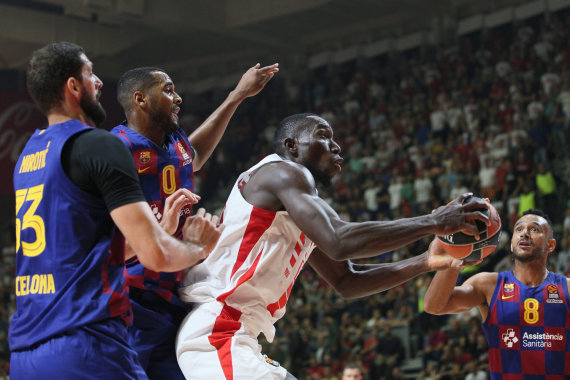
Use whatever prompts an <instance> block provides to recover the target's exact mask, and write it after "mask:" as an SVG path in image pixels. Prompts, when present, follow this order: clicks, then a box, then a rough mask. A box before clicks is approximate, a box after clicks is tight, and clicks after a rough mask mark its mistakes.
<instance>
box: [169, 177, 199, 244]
mask: <svg viewBox="0 0 570 380" xmlns="http://www.w3.org/2000/svg"><path fill="white" fill-rule="evenodd" d="M199 200H200V196H199V195H198V194H194V193H193V192H191V191H190V190H188V189H183V188H181V189H178V190H176V191H175V192H174V193H172V194H171V195H170V196H169V197H168V198H166V201H165V202H164V210H163V212H162V218H161V219H160V226H161V227H162V228H163V229H164V230H165V231H166V232H167V233H168V234H169V235H172V234H174V233H175V232H176V229H177V228H178V222H179V221H180V211H182V208H183V207H184V206H187V205H194V204H196V203H198V201H199Z"/></svg>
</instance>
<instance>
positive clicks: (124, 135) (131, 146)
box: [119, 131, 133, 151]
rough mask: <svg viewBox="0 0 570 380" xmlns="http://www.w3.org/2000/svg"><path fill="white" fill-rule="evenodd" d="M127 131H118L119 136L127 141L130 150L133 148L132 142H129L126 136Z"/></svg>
mask: <svg viewBox="0 0 570 380" xmlns="http://www.w3.org/2000/svg"><path fill="white" fill-rule="evenodd" d="M126 134H127V132H126V131H119V136H120V137H122V138H124V139H125V141H126V142H128V143H129V147H130V149H131V151H132V150H133V144H132V143H131V140H129V138H128V137H127V136H126Z"/></svg>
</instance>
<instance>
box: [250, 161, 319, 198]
mask: <svg viewBox="0 0 570 380" xmlns="http://www.w3.org/2000/svg"><path fill="white" fill-rule="evenodd" d="M254 181H255V183H257V184H258V185H263V186H264V187H267V188H270V189H273V190H276V191H278V190H282V189H286V188H298V187H300V188H303V189H315V188H316V184H315V179H314V178H313V175H312V174H311V172H310V171H309V169H307V168H306V167H305V166H303V165H301V164H298V163H296V162H293V161H289V160H283V161H273V162H269V163H267V164H265V165H263V166H261V167H260V168H259V169H257V170H256V171H255V172H254V173H253V174H252V176H251V180H250V182H252V183H253V182H254Z"/></svg>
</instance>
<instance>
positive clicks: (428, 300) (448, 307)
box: [424, 269, 498, 319]
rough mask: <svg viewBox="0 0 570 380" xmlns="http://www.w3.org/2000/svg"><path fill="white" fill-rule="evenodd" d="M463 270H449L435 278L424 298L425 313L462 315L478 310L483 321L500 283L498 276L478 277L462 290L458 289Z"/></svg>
mask: <svg viewBox="0 0 570 380" xmlns="http://www.w3.org/2000/svg"><path fill="white" fill-rule="evenodd" d="M458 275H459V270H457V269H447V270H443V271H439V272H437V273H436V274H435V276H434V278H433V280H432V282H431V284H430V286H429V288H428V291H427V293H426V295H425V297H424V309H425V311H426V312H428V313H430V314H437V315H440V314H459V313H463V312H465V311H468V310H471V309H472V308H474V307H475V306H478V307H479V311H480V312H481V315H482V316H483V319H485V318H486V317H487V313H488V311H489V304H488V300H490V298H491V296H492V295H493V291H494V289H495V285H496V283H497V277H498V274H497V273H478V274H476V275H474V276H473V277H471V278H469V279H468V280H467V281H465V283H464V284H463V285H461V286H455V284H456V282H457V277H458Z"/></svg>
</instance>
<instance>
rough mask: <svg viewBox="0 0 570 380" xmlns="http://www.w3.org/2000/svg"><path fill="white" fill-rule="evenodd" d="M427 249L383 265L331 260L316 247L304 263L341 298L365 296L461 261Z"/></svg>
mask: <svg viewBox="0 0 570 380" xmlns="http://www.w3.org/2000/svg"><path fill="white" fill-rule="evenodd" d="M432 246H433V242H432V244H430V249H429V250H428V251H427V252H424V253H423V254H421V255H419V256H415V257H412V258H409V259H406V260H402V261H397V262H393V263H384V264H354V263H352V262H350V261H335V260H332V259H331V258H329V257H328V256H327V255H326V254H325V253H323V252H322V251H321V250H319V249H318V248H315V249H314V250H313V253H311V256H310V257H309V261H308V263H309V264H310V265H311V266H312V267H313V269H314V270H315V271H316V272H317V273H318V274H319V275H320V276H321V277H322V278H324V279H325V280H326V281H327V282H328V283H329V285H331V286H332V287H333V288H334V289H335V291H336V292H337V293H338V294H339V295H340V296H341V297H342V298H344V299H353V298H358V297H365V296H369V295H371V294H376V293H378V292H383V291H385V290H388V289H391V288H393V287H395V286H398V285H400V284H403V283H404V282H406V281H408V280H411V279H412V278H414V277H416V276H419V275H420V274H422V273H426V272H430V271H433V270H440V269H447V268H459V267H461V265H463V263H462V261H461V260H457V259H453V258H452V257H451V256H448V255H446V254H445V253H440V252H435V251H434V250H433V249H432Z"/></svg>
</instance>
